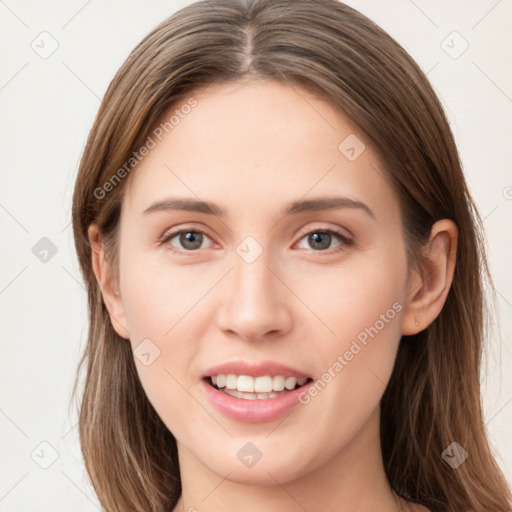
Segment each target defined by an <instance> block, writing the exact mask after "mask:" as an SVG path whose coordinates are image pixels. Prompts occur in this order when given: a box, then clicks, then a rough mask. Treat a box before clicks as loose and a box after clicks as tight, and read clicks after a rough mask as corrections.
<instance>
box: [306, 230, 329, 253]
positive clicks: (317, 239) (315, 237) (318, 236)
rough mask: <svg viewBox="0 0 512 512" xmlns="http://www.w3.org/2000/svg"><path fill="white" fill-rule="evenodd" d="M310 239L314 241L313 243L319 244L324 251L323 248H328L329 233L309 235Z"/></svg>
mask: <svg viewBox="0 0 512 512" xmlns="http://www.w3.org/2000/svg"><path fill="white" fill-rule="evenodd" d="M310 237H311V238H312V239H313V240H314V242H315V243H318V242H320V245H321V247H320V248H321V249H325V248H327V247H329V239H330V235H329V233H323V234H320V233H314V234H313V235H310ZM324 237H325V241H324V243H323V245H322V240H323V238H324Z"/></svg>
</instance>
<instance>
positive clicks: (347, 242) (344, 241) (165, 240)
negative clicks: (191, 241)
mask: <svg viewBox="0 0 512 512" xmlns="http://www.w3.org/2000/svg"><path fill="white" fill-rule="evenodd" d="M182 233H196V234H200V235H205V236H207V237H208V238H210V237H209V236H208V235H207V234H206V233H205V232H204V231H201V230H200V229H192V228H188V229H187V228H185V229H180V230H178V231H174V232H171V233H165V234H164V235H163V237H162V238H161V239H160V240H159V244H160V245H164V244H166V245H168V246H169V247H170V250H171V251H173V252H175V253H177V254H188V255H190V256H193V255H195V254H197V252H198V249H194V250H188V251H180V250H176V249H174V248H172V246H171V244H170V243H169V242H170V240H172V239H173V238H174V237H175V236H176V235H180V234H182ZM313 233H321V234H328V235H335V236H337V237H338V238H339V239H340V241H341V245H340V246H338V247H337V248H335V250H332V249H327V250H320V251H315V250H314V249H310V251H311V252H316V253H324V254H325V253H327V254H328V255H330V254H333V253H337V252H340V251H342V250H344V249H346V248H348V247H351V246H352V245H354V240H352V239H351V238H348V237H347V236H345V235H344V234H343V233H342V232H341V231H338V230H336V229H332V228H317V229H312V230H311V229H310V230H304V231H302V232H301V233H300V235H299V236H300V238H299V241H300V240H302V239H303V238H304V237H305V236H307V235H312V234H313Z"/></svg>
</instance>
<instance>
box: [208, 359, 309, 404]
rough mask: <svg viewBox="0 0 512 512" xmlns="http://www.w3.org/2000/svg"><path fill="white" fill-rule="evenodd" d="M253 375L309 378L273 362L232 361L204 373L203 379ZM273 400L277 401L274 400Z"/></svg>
mask: <svg viewBox="0 0 512 512" xmlns="http://www.w3.org/2000/svg"><path fill="white" fill-rule="evenodd" d="M230 373H232V374H235V375H251V376H252V377H261V376H263V375H270V376H274V375H282V376H283V377H297V378H298V379H300V378H302V377H309V375H306V374H304V373H302V372H300V371H298V370H295V369H294V368H290V367H289V366H284V365H282V364H279V363H275V362H273V361H262V362H260V363H258V364H254V363H248V362H245V361H232V362H230V363H224V364H221V365H218V366H214V367H213V368H210V369H209V370H207V371H206V372H204V373H203V375H202V377H211V376H212V375H228V374H230ZM272 400H275V399H274V398H273V399H272Z"/></svg>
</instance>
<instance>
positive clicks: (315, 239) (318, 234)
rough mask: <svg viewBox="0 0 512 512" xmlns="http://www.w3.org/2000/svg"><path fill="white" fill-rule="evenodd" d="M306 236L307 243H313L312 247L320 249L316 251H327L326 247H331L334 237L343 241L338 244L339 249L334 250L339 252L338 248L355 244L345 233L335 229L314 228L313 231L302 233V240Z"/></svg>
mask: <svg viewBox="0 0 512 512" xmlns="http://www.w3.org/2000/svg"><path fill="white" fill-rule="evenodd" d="M306 237H307V243H309V244H311V247H313V249H318V250H315V251H314V252H326V251H325V249H328V248H329V246H330V245H331V242H332V240H333V237H334V238H337V239H338V240H340V241H341V243H340V244H338V246H337V247H338V249H336V251H334V252H337V251H338V250H343V249H345V248H347V247H350V246H351V245H353V240H351V239H350V238H348V237H347V236H345V235H344V234H343V233H341V232H340V231H337V230H335V229H314V230H312V231H307V232H305V233H302V238H301V240H303V239H304V238H306Z"/></svg>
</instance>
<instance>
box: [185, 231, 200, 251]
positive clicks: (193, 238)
mask: <svg viewBox="0 0 512 512" xmlns="http://www.w3.org/2000/svg"><path fill="white" fill-rule="evenodd" d="M200 236H201V235H200V234H199V233H195V232H193V231H188V232H187V233H184V234H183V235H181V237H182V240H181V243H182V244H183V247H185V248H186V249H198V248H199V247H200V246H201V239H200ZM197 240H199V245H197ZM188 244H192V246H190V245H188Z"/></svg>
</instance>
